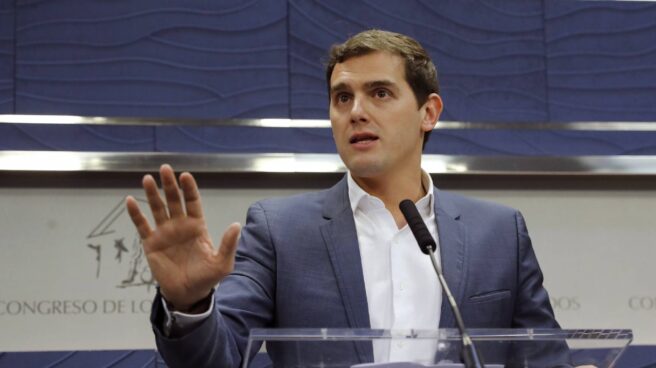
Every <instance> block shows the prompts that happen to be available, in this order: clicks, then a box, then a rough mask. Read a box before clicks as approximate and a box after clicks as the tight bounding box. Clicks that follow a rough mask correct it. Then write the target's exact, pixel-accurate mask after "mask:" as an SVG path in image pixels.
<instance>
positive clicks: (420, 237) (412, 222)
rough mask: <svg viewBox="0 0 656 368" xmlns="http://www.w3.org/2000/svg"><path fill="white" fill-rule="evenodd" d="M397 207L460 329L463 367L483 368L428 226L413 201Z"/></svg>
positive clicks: (407, 200) (403, 201) (405, 201)
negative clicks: (429, 260) (441, 264)
mask: <svg viewBox="0 0 656 368" xmlns="http://www.w3.org/2000/svg"><path fill="white" fill-rule="evenodd" d="M399 209H400V210H401V213H403V217H405V221H406V222H407V223H408V226H409V227H410V230H412V234H413V235H414V236H415V239H417V244H419V248H421V251H422V252H423V253H424V254H428V255H429V256H430V259H431V262H432V263H433V268H434V269H435V273H436V274H437V278H438V280H439V281H440V284H441V285H442V290H444V293H445V294H446V297H447V299H448V301H449V305H450V306H451V310H452V311H453V315H454V316H455V318H456V323H457V325H458V330H460V336H461V337H462V339H461V340H462V349H463V360H464V361H465V367H467V368H483V367H484V365H483V361H482V359H481V357H480V355H478V351H477V350H476V347H475V346H474V342H473V341H472V340H471V338H470V337H469V334H468V333H467V330H466V329H465V323H464V322H463V321H462V316H461V315H460V309H459V308H458V304H456V300H455V298H453V294H451V289H449V286H448V285H447V284H446V279H444V274H442V268H441V267H440V264H439V263H438V262H437V259H436V258H435V250H436V249H437V243H435V239H433V236H432V235H431V233H430V231H428V228H427V227H426V224H425V223H424V220H423V219H422V218H421V215H420V214H419V211H417V207H416V206H415V204H414V202H412V201H411V200H409V199H404V200H402V201H401V203H399Z"/></svg>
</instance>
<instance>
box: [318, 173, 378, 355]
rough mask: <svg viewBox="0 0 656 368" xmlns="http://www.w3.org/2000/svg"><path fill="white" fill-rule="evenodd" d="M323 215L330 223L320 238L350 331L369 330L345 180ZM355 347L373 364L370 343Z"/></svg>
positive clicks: (332, 193)
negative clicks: (322, 241) (328, 257)
mask: <svg viewBox="0 0 656 368" xmlns="http://www.w3.org/2000/svg"><path fill="white" fill-rule="evenodd" d="M323 214H324V217H325V218H326V220H327V222H326V223H324V224H323V225H322V226H321V235H322V237H323V240H324V242H325V244H326V248H327V249H328V254H329V256H330V262H331V264H332V267H333V271H334V272H335V279H336V280H337V286H338V288H339V291H340V294H341V296H342V302H343V303H344V309H345V310H346V316H347V318H348V321H349V327H350V328H370V326H371V325H370V322H369V309H368V307H367V292H366V289H365V287H364V277H363V274H362V262H361V258H360V248H359V246H358V236H357V232H356V230H355V221H354V220H353V213H352V211H351V207H350V202H349V198H348V185H347V182H346V179H345V178H344V179H342V181H340V182H339V183H338V184H337V185H335V186H334V187H332V188H331V189H329V191H328V193H327V195H326V201H325V203H324V211H323ZM355 347H356V350H357V352H358V356H359V358H360V361H361V362H370V361H373V347H372V345H371V343H369V342H365V343H362V342H358V343H355Z"/></svg>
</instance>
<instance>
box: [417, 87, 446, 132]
mask: <svg viewBox="0 0 656 368" xmlns="http://www.w3.org/2000/svg"><path fill="white" fill-rule="evenodd" d="M443 108H444V105H443V104H442V98H441V97H440V95H438V94H437V93H431V94H430V95H428V99H427V100H426V102H425V103H424V105H423V106H422V107H421V109H422V110H423V119H422V122H421V130H422V131H424V132H430V131H431V130H433V128H435V125H436V124H437V119H439V118H440V114H441V113H442V109H443Z"/></svg>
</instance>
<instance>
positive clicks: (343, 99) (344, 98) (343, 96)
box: [335, 92, 351, 103]
mask: <svg viewBox="0 0 656 368" xmlns="http://www.w3.org/2000/svg"><path fill="white" fill-rule="evenodd" d="M350 99H351V95H349V94H348V93H345V92H341V93H338V94H337V96H335V100H336V101H337V103H347V102H349V100H350Z"/></svg>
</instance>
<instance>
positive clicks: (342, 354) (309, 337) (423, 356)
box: [243, 329, 633, 368]
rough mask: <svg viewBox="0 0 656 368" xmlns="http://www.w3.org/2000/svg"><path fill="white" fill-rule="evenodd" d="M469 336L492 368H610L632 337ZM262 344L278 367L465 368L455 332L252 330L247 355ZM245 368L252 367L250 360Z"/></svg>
mask: <svg viewBox="0 0 656 368" xmlns="http://www.w3.org/2000/svg"><path fill="white" fill-rule="evenodd" d="M468 332H469V334H470V336H471V338H472V340H473V341H474V343H475V344H476V348H477V350H478V352H479V355H480V356H481V358H482V360H483V362H484V363H485V366H486V367H489V368H496V367H569V366H574V367H576V366H593V367H598V368H606V367H612V366H613V364H614V363H615V362H616V361H617V359H618V358H619V356H620V355H621V354H622V352H623V351H624V349H625V348H626V346H627V345H628V344H629V343H630V342H631V340H632V338H633V335H632V332H631V330H552V329H469V330H468ZM263 343H264V346H265V349H266V350H267V352H268V353H269V355H270V357H271V359H272V361H273V363H274V367H285V368H287V367H298V368H301V367H317V368H319V367H321V368H330V367H355V368H373V367H394V368H419V367H444V368H452V367H462V364H461V362H462V360H461V347H462V344H461V342H460V333H459V332H458V330H456V329H440V330H369V329H254V330H252V331H251V334H250V338H249V341H248V347H247V352H246V355H245V356H246V357H251V356H252V353H253V351H254V350H259V349H260V347H261V346H262V344H263ZM374 345H375V346H376V351H377V357H376V359H374V348H373V346H374ZM381 351H382V352H383V354H380V352H381ZM399 352H400V353H399ZM390 357H391V358H390ZM243 367H244V368H247V367H249V361H248V359H246V360H245V361H244V365H243Z"/></svg>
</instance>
